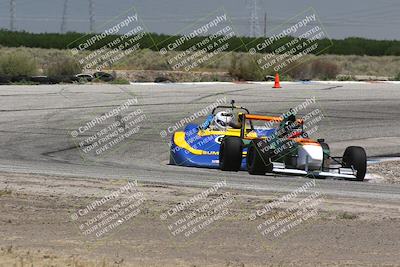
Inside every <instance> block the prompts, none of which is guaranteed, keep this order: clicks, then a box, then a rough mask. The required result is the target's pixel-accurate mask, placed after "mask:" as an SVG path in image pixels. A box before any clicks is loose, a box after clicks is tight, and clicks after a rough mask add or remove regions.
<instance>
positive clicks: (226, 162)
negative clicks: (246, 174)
mask: <svg viewBox="0 0 400 267" xmlns="http://www.w3.org/2000/svg"><path fill="white" fill-rule="evenodd" d="M242 153H243V142H242V139H241V138H239V137H236V136H227V137H225V138H224V139H222V142H221V146H220V148H219V168H220V169H221V170H223V171H235V172H237V171H239V170H240V167H241V165H242Z"/></svg>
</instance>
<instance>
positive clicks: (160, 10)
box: [0, 0, 400, 40]
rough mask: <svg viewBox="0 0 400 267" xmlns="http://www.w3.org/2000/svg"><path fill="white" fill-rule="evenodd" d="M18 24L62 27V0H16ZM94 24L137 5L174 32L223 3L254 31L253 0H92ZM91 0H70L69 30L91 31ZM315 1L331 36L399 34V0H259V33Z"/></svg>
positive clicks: (150, 22)
mask: <svg viewBox="0 0 400 267" xmlns="http://www.w3.org/2000/svg"><path fill="white" fill-rule="evenodd" d="M15 1H16V2H17V12H16V14H17V21H16V27H17V29H18V30H26V31H32V32H58V31H60V25H61V17H62V10H63V2H64V0H15ZM94 1H95V20H96V26H97V27H99V25H101V24H104V23H105V22H106V21H108V20H110V19H112V18H114V17H115V16H118V15H119V14H121V13H123V12H124V11H126V10H127V9H129V8H130V7H132V6H134V7H135V8H136V10H137V12H138V15H139V17H140V18H141V19H142V20H143V21H144V23H145V25H146V27H147V28H148V30H149V31H151V32H157V33H167V34H175V33H177V32H179V31H180V30H181V29H183V28H184V27H185V26H187V25H189V24H191V23H193V22H194V21H196V20H198V19H201V18H203V17H205V16H206V15H207V14H209V13H210V12H212V11H214V10H216V9H218V8H221V7H223V8H224V9H225V10H226V12H227V15H228V17H230V18H231V19H232V21H233V25H234V26H235V29H236V31H237V32H239V33H240V34H242V35H248V34H249V32H250V23H249V17H250V10H249V8H247V7H248V6H249V3H250V2H252V1H251V0H136V1H134V0H114V1H110V0H94ZM9 2H10V0H0V27H1V28H8V27H9V24H10V22H9V21H10V12H9ZM88 6H89V5H88V0H69V5H68V22H67V30H69V31H79V32H87V31H89V22H88V17H89V15H88V13H89V11H88ZM310 7H313V8H314V9H315V10H316V11H317V14H318V15H319V17H320V19H321V21H322V23H323V24H324V26H325V28H326V31H327V33H328V34H329V35H330V36H331V37H332V38H345V37H349V36H357V37H366V38H374V39H398V40H399V39H400V27H399V26H400V16H399V14H400V1H399V0H335V1H329V0H290V1H289V0H278V1H272V0H258V9H257V11H258V12H257V13H258V17H259V21H260V26H261V28H260V33H262V32H263V27H264V26H263V25H264V22H263V20H264V13H265V12H267V31H268V30H270V29H272V28H274V27H276V26H278V25H280V24H282V23H284V22H285V21H286V20H287V19H289V18H291V17H293V16H295V15H297V14H299V13H300V12H302V11H304V10H306V9H307V8H310Z"/></svg>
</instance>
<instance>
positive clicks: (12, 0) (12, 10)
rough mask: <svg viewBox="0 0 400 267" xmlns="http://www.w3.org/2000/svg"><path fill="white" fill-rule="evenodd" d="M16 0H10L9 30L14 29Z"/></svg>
mask: <svg viewBox="0 0 400 267" xmlns="http://www.w3.org/2000/svg"><path fill="white" fill-rule="evenodd" d="M15 1H16V0H10V31H15V18H16V15H15V14H16V3H15Z"/></svg>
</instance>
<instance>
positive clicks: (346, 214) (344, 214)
mask: <svg viewBox="0 0 400 267" xmlns="http://www.w3.org/2000/svg"><path fill="white" fill-rule="evenodd" d="M337 218H338V219H343V220H354V219H357V218H358V216H357V215H356V214H354V213H349V212H346V211H345V212H342V213H340V214H339V215H338V216H337Z"/></svg>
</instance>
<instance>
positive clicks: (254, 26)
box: [249, 0, 260, 37]
mask: <svg viewBox="0 0 400 267" xmlns="http://www.w3.org/2000/svg"><path fill="white" fill-rule="evenodd" d="M249 8H250V37H258V36H259V35H260V21H259V20H258V15H257V0H251V3H250V6H249Z"/></svg>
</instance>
